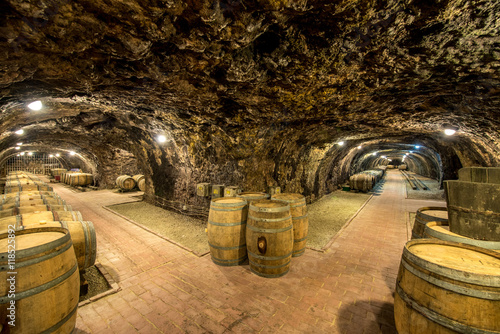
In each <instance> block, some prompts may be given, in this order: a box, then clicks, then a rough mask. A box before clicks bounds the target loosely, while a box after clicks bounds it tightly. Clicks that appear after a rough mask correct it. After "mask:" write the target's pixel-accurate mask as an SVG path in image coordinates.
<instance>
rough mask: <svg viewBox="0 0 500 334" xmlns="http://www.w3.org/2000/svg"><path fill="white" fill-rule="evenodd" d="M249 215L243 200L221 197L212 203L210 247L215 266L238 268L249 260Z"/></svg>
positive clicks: (209, 220) (208, 228) (209, 231)
mask: <svg viewBox="0 0 500 334" xmlns="http://www.w3.org/2000/svg"><path fill="white" fill-rule="evenodd" d="M247 213H248V205H247V202H246V201H245V200H244V199H242V198H237V197H219V198H215V199H213V200H212V201H211V202H210V211H209V213H208V226H207V232H208V245H209V247H210V255H211V256H212V261H213V262H214V263H215V264H218V265H220V266H236V265H238V264H241V263H243V262H245V260H246V259H247V249H246V243H245V227H246V220H247Z"/></svg>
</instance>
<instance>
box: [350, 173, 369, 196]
mask: <svg viewBox="0 0 500 334" xmlns="http://www.w3.org/2000/svg"><path fill="white" fill-rule="evenodd" d="M374 180H375V177H374V176H373V175H371V174H366V173H359V174H354V175H351V177H350V178H349V186H350V187H351V189H354V190H359V191H362V192H368V191H370V190H371V189H372V188H373V185H374V184H375V181H374Z"/></svg>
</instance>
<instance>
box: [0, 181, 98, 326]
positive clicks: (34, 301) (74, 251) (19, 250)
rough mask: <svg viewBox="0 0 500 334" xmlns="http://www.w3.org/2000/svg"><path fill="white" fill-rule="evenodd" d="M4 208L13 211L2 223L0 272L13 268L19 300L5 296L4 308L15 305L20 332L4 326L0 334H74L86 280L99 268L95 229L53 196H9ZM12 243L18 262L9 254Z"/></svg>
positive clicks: (28, 193)
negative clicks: (88, 270)
mask: <svg viewBox="0 0 500 334" xmlns="http://www.w3.org/2000/svg"><path fill="white" fill-rule="evenodd" d="M16 176H18V175H16ZM13 178H14V177H13V176H12V175H9V176H8V177H7V179H8V180H10V179H13ZM25 178H26V179H28V178H33V176H31V175H27V176H26V177H25V176H23V177H22V179H25ZM1 203H2V206H3V207H5V206H8V207H9V210H10V209H12V210H13V211H12V212H11V215H9V216H5V215H3V216H2V218H0V249H1V250H6V252H4V253H0V268H10V269H12V270H9V271H12V272H11V273H10V276H9V277H11V278H12V279H13V281H12V280H11V281H10V284H12V285H13V286H15V296H16V297H15V299H12V298H11V296H9V294H7V293H6V294H4V295H0V308H2V309H3V308H4V307H5V308H7V307H10V306H11V305H15V327H12V326H10V325H9V324H7V323H2V324H1V325H0V327H1V326H2V325H3V326H6V328H3V329H0V331H2V332H3V330H6V331H7V332H9V330H10V332H13V331H14V332H16V333H39V332H57V333H71V332H72V331H73V330H74V328H75V324H76V315H77V313H76V312H77V307H78V301H79V295H80V287H81V275H82V273H83V272H84V270H85V269H86V268H89V267H90V266H92V265H94V263H95V258H96V234H95V230H94V227H93V224H92V223H91V222H90V221H83V219H82V216H81V214H80V212H78V211H71V210H70V207H69V206H67V205H66V204H65V203H64V201H63V200H62V199H61V198H60V197H59V196H58V195H57V194H56V193H54V192H52V191H39V190H31V191H26V190H24V191H21V192H18V193H5V194H4V195H3V196H2V197H1ZM30 209H31V210H30ZM2 212H4V211H3V210H2ZM13 243H15V247H14V249H15V257H14V258H12V257H11V256H10V255H12V254H11V253H12V252H11V251H8V250H11V248H10V247H9V245H12V244H13ZM13 259H14V260H13ZM10 266H12V267H10ZM6 273H7V271H4V274H6ZM0 274H1V272H0ZM5 279H6V277H5V278H4V280H5ZM21 283H22V284H21ZM2 292H7V290H5V291H2ZM40 312H43V316H40ZM7 326H8V328H7Z"/></svg>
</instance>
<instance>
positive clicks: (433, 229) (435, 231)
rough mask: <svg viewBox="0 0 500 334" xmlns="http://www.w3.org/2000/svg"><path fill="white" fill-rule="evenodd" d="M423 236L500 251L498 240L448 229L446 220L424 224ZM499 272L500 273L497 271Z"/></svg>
mask: <svg viewBox="0 0 500 334" xmlns="http://www.w3.org/2000/svg"><path fill="white" fill-rule="evenodd" d="M424 238H434V239H439V240H443V241H453V242H461V243H463V244H467V245H474V246H478V247H481V248H486V249H491V250H496V251H500V241H486V240H477V239H471V238H467V237H464V236H462V235H459V234H456V233H453V232H451V231H450V226H449V225H448V222H429V223H427V225H425V231H424ZM499 274H500V273H499Z"/></svg>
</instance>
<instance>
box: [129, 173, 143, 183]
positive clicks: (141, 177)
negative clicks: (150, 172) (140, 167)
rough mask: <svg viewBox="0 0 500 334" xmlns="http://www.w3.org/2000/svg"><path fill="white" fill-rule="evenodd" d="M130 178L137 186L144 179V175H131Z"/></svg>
mask: <svg viewBox="0 0 500 334" xmlns="http://www.w3.org/2000/svg"><path fill="white" fill-rule="evenodd" d="M132 178H133V179H134V181H135V183H136V184H139V181H140V180H142V179H144V175H142V174H136V175H132Z"/></svg>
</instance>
